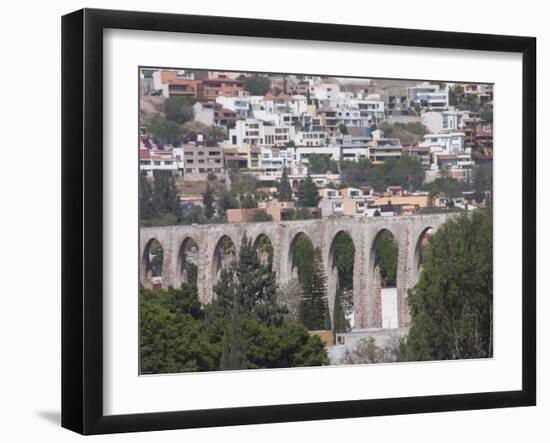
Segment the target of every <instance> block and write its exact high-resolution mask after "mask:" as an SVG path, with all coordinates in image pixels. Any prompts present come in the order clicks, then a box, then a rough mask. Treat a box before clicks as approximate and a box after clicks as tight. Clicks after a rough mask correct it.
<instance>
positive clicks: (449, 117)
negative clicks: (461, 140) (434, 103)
mask: <svg viewBox="0 0 550 443" xmlns="http://www.w3.org/2000/svg"><path fill="white" fill-rule="evenodd" d="M468 116H469V113H468V112H467V111H459V110H457V109H449V110H447V111H440V112H437V111H428V112H423V113H422V124H423V125H424V126H426V127H427V128H428V130H429V131H430V132H432V133H438V132H446V131H450V132H454V131H458V130H461V129H462V128H463V127H464V126H465V122H464V120H465V119H467V118H468Z"/></svg>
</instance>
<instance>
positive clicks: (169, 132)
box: [147, 114, 183, 146]
mask: <svg viewBox="0 0 550 443" xmlns="http://www.w3.org/2000/svg"><path fill="white" fill-rule="evenodd" d="M147 132H148V133H149V134H151V135H152V136H153V139H154V140H155V141H156V142H159V143H164V144H170V145H173V146H180V145H181V140H182V136H183V129H182V127H181V126H180V125H179V124H178V123H176V122H173V121H171V120H168V119H166V118H164V117H162V116H161V115H160V114H155V115H154V116H153V117H152V118H151V122H150V123H149V125H148V126H147Z"/></svg>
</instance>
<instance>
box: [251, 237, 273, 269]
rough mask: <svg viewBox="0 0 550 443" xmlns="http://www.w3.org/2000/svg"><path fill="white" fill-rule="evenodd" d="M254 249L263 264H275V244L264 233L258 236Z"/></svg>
mask: <svg viewBox="0 0 550 443" xmlns="http://www.w3.org/2000/svg"><path fill="white" fill-rule="evenodd" d="M253 247H254V250H255V251H256V253H257V254H258V257H259V258H260V261H261V262H262V264H266V263H273V242H272V241H271V238H269V236H268V235H267V234H265V233H263V232H262V233H260V234H258V235H257V236H256V239H255V240H254V243H253Z"/></svg>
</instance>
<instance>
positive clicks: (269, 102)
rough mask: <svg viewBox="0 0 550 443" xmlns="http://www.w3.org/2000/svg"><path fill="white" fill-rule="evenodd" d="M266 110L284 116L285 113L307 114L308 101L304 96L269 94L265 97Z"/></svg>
mask: <svg viewBox="0 0 550 443" xmlns="http://www.w3.org/2000/svg"><path fill="white" fill-rule="evenodd" d="M264 103H265V109H266V111H268V112H273V113H276V114H282V113H285V112H288V113H291V114H294V115H299V114H301V113H303V112H307V99H306V97H305V96H302V95H286V94H282V93H281V94H279V95H274V94H272V93H271V92H268V93H267V94H266V95H265V96H264Z"/></svg>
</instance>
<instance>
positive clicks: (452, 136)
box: [419, 132, 465, 154]
mask: <svg viewBox="0 0 550 443" xmlns="http://www.w3.org/2000/svg"><path fill="white" fill-rule="evenodd" d="M419 146H420V147H429V148H430V151H431V152H432V153H434V152H441V153H444V154H456V153H461V152H464V149H465V147H464V133H463V132H448V133H439V134H426V135H425V136H424V140H423V141H422V142H421V143H420V144H419Z"/></svg>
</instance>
